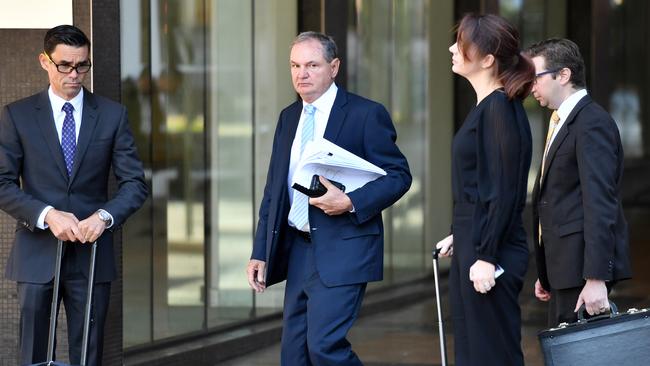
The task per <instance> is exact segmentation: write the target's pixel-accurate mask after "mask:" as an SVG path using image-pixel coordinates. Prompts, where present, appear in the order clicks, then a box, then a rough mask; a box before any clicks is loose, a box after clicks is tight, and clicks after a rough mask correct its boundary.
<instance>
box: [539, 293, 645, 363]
mask: <svg viewBox="0 0 650 366" xmlns="http://www.w3.org/2000/svg"><path fill="white" fill-rule="evenodd" d="M610 306H611V309H612V311H611V314H605V315H600V316H595V317H593V318H590V319H585V318H584V307H583V308H582V309H581V310H579V313H578V321H577V322H575V323H571V324H567V323H562V324H560V325H558V326H557V328H551V329H547V330H543V331H541V332H539V334H538V338H539V342H540V346H541V348H542V353H543V354H544V364H545V365H546V366H558V365H562V366H563V365H572V366H582V365H585V366H587V365H589V366H612V365H615V366H637V365H648V364H649V363H650V308H647V309H642V310H637V309H630V310H628V311H627V312H625V313H618V311H617V310H616V305H614V304H613V303H611V302H610Z"/></svg>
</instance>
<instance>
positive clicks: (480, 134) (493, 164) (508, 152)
mask: <svg viewBox="0 0 650 366" xmlns="http://www.w3.org/2000/svg"><path fill="white" fill-rule="evenodd" d="M449 51H450V52H451V53H452V64H453V66H452V71H453V72H454V73H456V74H459V75H461V76H463V77H464V78H466V79H467V80H468V81H469V82H470V83H471V85H472V88H473V89H474V91H475V92H476V99H477V100H476V106H475V107H474V108H473V109H472V110H471V111H470V112H469V114H468V115H467V117H466V118H465V122H464V123H463V125H462V127H461V128H460V129H459V130H458V132H457V133H456V136H455V137H454V141H453V144H452V190H453V192H452V193H453V198H454V215H453V225H452V235H450V236H448V237H447V238H445V239H443V240H441V241H440V242H439V243H438V244H437V247H438V248H440V249H441V255H442V256H451V255H452V253H453V257H452V262H451V269H450V302H451V311H452V314H453V330H454V348H455V352H454V353H455V364H456V365H457V366H466V365H471V366H478V365H481V366H485V365H498V366H515V365H523V364H524V359H523V354H522V351H521V344H520V343H521V315H520V308H519V303H518V301H517V298H518V295H519V293H520V292H521V288H522V285H523V279H524V275H525V273H526V269H527V265H528V246H527V244H526V233H525V231H524V228H523V223H522V217H521V216H522V211H523V209H524V205H525V203H526V190H527V181H528V168H529V167H530V159H531V149H532V142H531V134H530V127H529V125H528V118H527V117H526V113H525V112H524V108H523V106H522V99H524V98H525V97H526V96H527V95H528V94H529V93H530V89H531V87H532V84H533V81H534V79H535V69H534V66H533V64H532V62H531V61H530V60H529V59H528V58H527V57H525V56H523V55H522V54H521V52H520V49H519V35H518V32H517V30H516V29H514V28H513V27H512V26H511V25H510V24H508V23H507V22H506V21H505V20H504V19H503V18H500V17H498V16H495V15H472V14H470V15H466V16H465V17H464V18H463V19H462V20H461V21H460V24H459V25H458V31H457V38H456V43H454V44H453V45H452V46H451V47H449ZM499 267H501V268H503V270H504V272H503V273H502V274H500V275H499V276H498V278H496V279H495V272H496V273H497V274H498V271H496V270H497V269H498V268H499Z"/></svg>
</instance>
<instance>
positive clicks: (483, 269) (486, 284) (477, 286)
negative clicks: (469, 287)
mask: <svg viewBox="0 0 650 366" xmlns="http://www.w3.org/2000/svg"><path fill="white" fill-rule="evenodd" d="M494 271H495V267H494V264H492V263H490V262H486V261H482V260H480V259H477V260H476V262H474V264H472V266H471V267H469V280H470V281H472V282H474V290H476V292H480V293H482V294H487V293H488V291H490V290H491V289H492V287H494V285H495V284H496V280H495V279H494Z"/></svg>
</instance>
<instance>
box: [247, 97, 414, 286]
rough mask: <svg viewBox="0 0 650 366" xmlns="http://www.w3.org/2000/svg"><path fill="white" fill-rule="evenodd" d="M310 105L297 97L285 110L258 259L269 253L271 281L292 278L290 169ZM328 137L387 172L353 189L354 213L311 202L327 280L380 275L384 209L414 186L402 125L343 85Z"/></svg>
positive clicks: (367, 278)
mask: <svg viewBox="0 0 650 366" xmlns="http://www.w3.org/2000/svg"><path fill="white" fill-rule="evenodd" d="M301 111H302V101H297V102H295V103H293V104H291V105H290V106H288V107H287V108H285V109H284V110H283V111H282V112H281V113H280V118H279V121H278V125H277V127H276V131H275V137H274V138H273V151H272V155H271V161H270V163H269V171H268V175H267V178H266V186H265V188H264V197H263V198H262V203H261V205H260V211H259V222H258V225H257V232H256V234H255V240H254V242H253V253H252V255H251V258H252V259H258V260H262V261H265V262H266V263H267V266H266V271H267V273H266V275H267V277H266V283H267V285H269V286H270V285H272V284H274V283H278V282H280V281H283V280H284V279H286V274H287V265H288V260H289V255H288V254H289V249H290V245H291V238H290V237H289V236H287V232H288V228H289V225H288V215H289V209H290V205H289V194H288V187H287V186H288V184H287V177H288V174H289V160H290V155H291V145H292V143H293V139H294V137H295V135H296V129H297V127H298V122H299V119H300V113H301ZM324 138H325V139H327V140H329V141H331V142H333V143H335V144H337V145H338V146H340V147H342V148H344V149H346V150H348V151H350V152H352V153H353V154H356V155H358V156H360V157H362V158H364V159H366V160H368V161H370V162H371V163H373V164H375V165H377V166H379V167H380V168H382V169H384V170H385V171H386V173H387V175H386V176H383V177H380V178H378V179H377V180H374V181H372V182H369V183H367V184H366V185H364V186H363V187H361V188H359V189H357V190H355V191H353V192H349V193H348V196H349V197H350V199H351V201H352V204H353V205H354V208H355V210H356V211H355V212H354V213H346V214H342V215H337V216H327V215H326V214H325V213H324V212H323V211H321V210H320V209H318V208H317V207H315V206H309V224H310V229H311V236H312V245H314V250H315V257H316V267H317V268H318V272H319V275H320V277H321V279H322V280H323V282H324V283H325V284H326V285H327V286H337V285H343V284H353V283H364V282H369V281H378V280H381V279H382V275H383V258H384V245H383V244H384V228H383V224H382V218H381V212H382V210H384V209H385V208H387V207H389V206H390V205H392V204H393V203H395V201H397V200H398V199H399V198H400V197H401V196H402V195H403V194H404V193H406V191H407V190H408V189H409V187H410V186H411V174H410V172H409V167H408V163H407V162H406V158H405V157H404V155H402V153H401V152H400V150H399V149H398V147H397V145H396V144H395V140H396V138H397V135H396V132H395V128H394V126H393V123H392V121H391V119H390V116H389V114H388V112H387V111H386V109H385V108H384V107H383V106H382V105H381V104H379V103H376V102H373V101H371V100H368V99H365V98H363V97H360V96H358V95H355V94H352V93H348V92H346V91H345V90H344V89H343V88H339V89H338V91H337V94H336V99H335V100H334V105H333V106H332V110H331V112H330V116H329V120H328V121H327V127H326V129H325V134H324Z"/></svg>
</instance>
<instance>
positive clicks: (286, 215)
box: [247, 32, 411, 365]
mask: <svg viewBox="0 0 650 366" xmlns="http://www.w3.org/2000/svg"><path fill="white" fill-rule="evenodd" d="M336 52H337V51H336V44H335V43H334V41H333V40H332V39H331V38H330V37H329V36H326V35H324V34H321V33H316V32H305V33H301V34H300V35H298V37H296V39H295V40H294V42H293V46H292V48H291V55H290V65H291V76H292V81H293V85H294V88H295V90H296V92H297V93H298V94H299V95H300V97H301V99H302V100H301V101H297V102H295V103H293V104H291V105H290V106H288V107H287V108H285V109H284V110H283V111H282V112H281V113H280V117H279V121H278V125H277V128H276V132H275V137H274V141H273V152H272V155H271V161H270V165H269V172H268V176H267V181H266V187H265V188H264V197H263V199H262V203H261V206H260V211H259V223H258V227H257V232H256V235H255V240H254V243H253V253H252V255H251V260H250V263H249V265H248V271H247V272H248V282H249V284H250V286H251V287H252V288H253V289H255V290H256V291H257V292H262V291H264V289H265V288H266V286H270V285H273V284H275V283H278V282H281V281H283V280H285V279H286V280H287V283H286V290H285V298H284V320H283V322H284V323H283V333H282V355H281V358H282V360H281V363H282V365H361V361H360V360H359V359H358V357H357V356H356V354H355V353H354V352H353V351H352V349H351V346H350V343H349V342H348V341H347V340H346V336H347V333H348V331H349V330H350V328H351V326H352V324H353V323H354V321H355V320H356V318H357V315H358V313H359V308H360V307H361V302H362V299H363V295H364V292H365V289H366V283H367V282H369V281H379V280H381V279H382V275H383V274H382V269H383V252H384V248H383V224H382V219H381V212H382V210H384V209H385V208H387V207H389V206H391V205H392V204H393V203H395V201H397V200H398V199H399V198H400V197H401V196H402V195H403V194H404V193H405V192H406V191H407V190H408V189H409V187H410V185H411V174H410V172H409V168H408V163H407V162H406V158H405V157H404V155H402V153H401V152H400V151H399V149H398V148H397V146H396V145H395V140H396V133H395V128H394V126H393V123H392V121H391V119H390V116H389V115H388V112H387V111H386V109H385V108H384V107H383V106H382V105H381V104H378V103H376V102H373V101H370V100H368V99H365V98H362V97H360V96H358V95H354V94H351V93H348V92H346V91H345V90H343V89H341V88H338V87H337V86H336V84H335V83H334V78H335V77H336V74H337V72H338V69H339V63H340V61H339V59H338V58H337V55H336ZM323 139H324V140H323ZM329 154H331V155H329ZM339 157H342V159H341V158H339ZM346 162H347V163H351V164H348V165H346V164H345V163H346ZM355 172H356V173H361V175H364V177H365V178H363V179H361V178H359V176H358V174H356V173H355ZM314 173H316V174H319V175H321V176H325V177H329V178H330V179H333V180H337V181H339V182H341V183H342V184H343V185H346V192H343V191H341V190H339V189H338V188H336V187H335V186H334V185H332V184H331V183H330V182H329V181H328V180H327V179H324V178H322V177H321V183H322V184H323V185H324V186H325V188H327V192H326V193H325V194H324V195H322V196H321V197H317V198H308V197H307V196H305V195H304V194H302V193H300V192H298V191H296V190H294V189H292V188H291V186H292V185H293V184H294V183H299V184H301V185H305V184H306V186H307V187H308V184H309V180H311V177H312V176H313V174H314ZM367 173H371V175H369V176H368V175H367ZM372 174H374V175H372ZM305 177H306V180H307V181H305ZM346 183H347V184H350V185H347V184H346Z"/></svg>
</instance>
